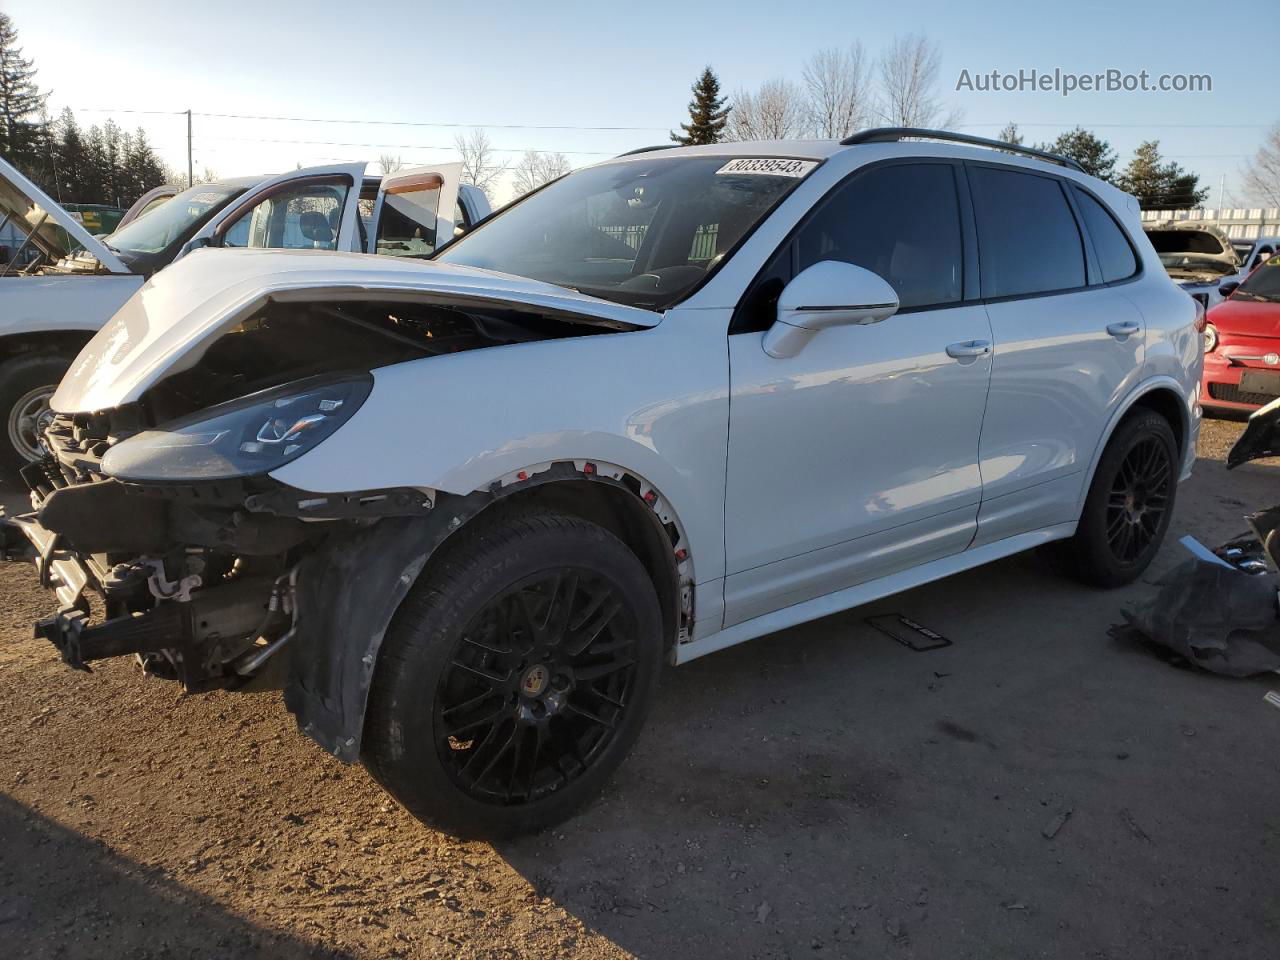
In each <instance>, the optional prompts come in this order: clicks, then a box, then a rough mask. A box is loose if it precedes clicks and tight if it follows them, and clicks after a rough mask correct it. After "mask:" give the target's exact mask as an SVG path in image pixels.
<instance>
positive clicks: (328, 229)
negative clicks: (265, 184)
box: [222, 181, 348, 250]
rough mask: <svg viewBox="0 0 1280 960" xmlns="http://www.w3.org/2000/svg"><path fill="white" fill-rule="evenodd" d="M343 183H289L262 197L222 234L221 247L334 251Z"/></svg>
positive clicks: (344, 194)
mask: <svg viewBox="0 0 1280 960" xmlns="http://www.w3.org/2000/svg"><path fill="white" fill-rule="evenodd" d="M347 190H348V185H347V184H346V183H340V182H332V183H324V182H316V181H311V182H309V183H300V184H292V185H287V186H284V187H282V188H281V189H279V190H277V191H275V192H274V193H272V194H271V195H269V196H267V197H264V198H263V199H261V200H260V201H258V202H257V203H256V204H254V205H253V206H252V207H251V208H249V209H248V210H246V211H245V212H244V213H243V214H241V215H240V216H239V217H237V218H236V219H235V221H234V222H232V223H231V225H230V226H228V227H227V228H225V229H224V230H223V231H222V246H224V247H247V248H251V249H284V250H336V249H337V248H338V231H339V227H340V225H341V222H342V211H343V207H344V205H345V204H346V200H347Z"/></svg>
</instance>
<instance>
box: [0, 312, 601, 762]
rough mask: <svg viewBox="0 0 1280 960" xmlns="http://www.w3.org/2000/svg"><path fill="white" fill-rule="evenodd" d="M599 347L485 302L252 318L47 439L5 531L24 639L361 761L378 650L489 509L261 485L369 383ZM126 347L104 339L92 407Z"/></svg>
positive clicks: (467, 499)
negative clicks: (475, 518) (426, 578)
mask: <svg viewBox="0 0 1280 960" xmlns="http://www.w3.org/2000/svg"><path fill="white" fill-rule="evenodd" d="M126 319H127V318H126ZM604 329H608V328H607V327H605V326H603V325H596V326H592V325H589V324H587V323H586V322H575V321H574V320H573V319H566V318H565V317H564V316H555V315H551V316H548V315H547V312H545V311H534V310H521V309H519V308H518V307H511V306H505V305H495V304H493V303H492V302H489V303H485V304H470V305H469V304H466V303H460V304H457V305H454V304H440V303H432V302H417V303H415V302H412V301H411V300H409V299H408V298H406V297H398V298H390V297H386V298H380V297H379V296H378V295H376V294H373V295H371V294H369V293H368V292H366V293H365V294H364V298H363V299H354V298H353V299H349V300H342V299H337V300H335V299H333V298H327V299H325V300H323V301H321V300H317V299H304V298H300V297H297V296H292V297H281V298H273V297H265V298H261V299H260V300H258V301H256V302H255V303H254V305H253V308H252V309H251V310H249V311H246V313H245V314H244V315H243V316H241V317H240V318H238V319H236V320H235V322H234V323H231V324H228V325H226V326H224V327H223V329H222V330H221V331H220V332H219V334H218V335H217V336H216V337H212V338H209V339H208V341H207V342H206V343H204V344H203V345H202V346H201V348H200V350H199V352H198V355H187V356H183V357H181V358H180V359H179V360H177V361H175V362H173V363H172V364H171V366H170V367H169V369H168V371H167V372H166V375H164V376H162V377H159V378H157V379H155V380H154V382H149V383H146V385H145V389H142V390H141V392H140V393H139V394H138V396H136V398H134V397H128V398H126V399H125V402H121V403H119V404H118V405H116V406H113V407H110V408H108V409H105V410H95V411H94V412H76V413H66V412H63V413H59V414H58V415H57V416H56V417H55V419H54V420H53V421H52V423H51V424H50V425H49V426H48V428H47V430H46V432H45V445H46V448H47V451H48V455H47V456H46V457H45V458H44V459H43V460H41V461H39V462H37V463H34V464H31V465H30V466H28V467H26V468H25V469H24V470H23V472H22V478H23V480H24V481H25V482H26V484H27V486H28V487H29V488H30V493H31V503H32V511H31V512H29V513H26V514H23V515H21V516H11V517H3V520H2V522H0V529H2V530H3V535H4V539H3V547H4V554H5V557H6V558H7V559H14V560H17V559H24V560H29V561H31V562H32V563H33V564H34V566H35V570H36V572H37V575H38V576H39V578H40V582H41V584H42V585H43V586H45V587H46V588H48V589H50V590H52V591H53V592H54V593H55V594H56V596H57V598H58V604H59V609H58V612H57V613H55V614H54V615H53V616H52V617H49V618H48V619H45V620H43V621H41V622H39V623H38V624H37V625H36V627H35V632H36V634H37V635H38V636H41V637H44V638H47V639H48V640H49V641H50V642H52V643H53V645H54V646H55V647H56V648H57V650H58V652H59V654H60V655H61V657H62V659H63V660H64V661H66V663H67V664H69V665H70V666H72V667H75V668H78V669H84V670H88V669H89V665H90V664H92V663H94V662H95V661H100V660H104V659H108V658H112V657H119V656H135V657H137V658H138V660H139V661H140V663H141V664H142V666H143V668H144V670H146V671H147V672H148V673H150V674H154V675H157V676H161V677H165V678H169V679H173V680H176V681H178V682H180V683H181V684H182V685H183V687H184V689H186V690H188V691H205V690H211V689H262V688H283V689H284V691H285V701H286V704H287V706H288V707H289V709H290V710H291V711H292V712H293V713H294V714H295V715H296V717H297V719H298V723H299V725H300V726H301V727H302V728H303V730H304V731H305V732H306V733H308V734H309V735H310V736H312V737H313V738H314V739H316V740H317V741H318V742H319V743H320V744H321V745H322V746H323V747H324V748H325V749H326V750H328V751H329V752H331V753H334V754H335V755H337V756H339V757H340V758H342V759H343V760H346V761H355V760H356V759H358V757H359V738H360V730H361V727H362V722H363V712H364V705H365V700H366V697H367V693H368V689H369V685H370V683H371V680H372V674H373V667H374V661H375V659H376V653H377V649H378V646H379V645H380V642H381V638H382V635H383V633H384V632H385V631H386V629H387V627H388V626H389V624H390V622H391V618H392V616H393V614H394V613H395V611H396V609H397V607H398V606H399V604H400V601H401V600H402V599H403V597H404V595H405V594H406V593H407V592H408V590H409V588H410V587H411V586H412V584H413V583H414V581H415V580H416V578H417V575H418V573H419V572H420V571H421V570H422V568H423V566H424V565H425V563H426V561H427V558H428V557H429V556H430V554H431V552H432V551H433V550H434V549H435V548H436V546H438V545H439V543H441V542H442V541H443V540H444V538H445V537H446V536H448V535H449V533H450V532H452V531H453V530H454V529H456V528H457V526H458V525H459V523H460V522H461V518H465V517H467V516H468V515H470V514H472V513H475V512H478V511H479V510H480V509H482V508H483V507H484V506H485V505H486V504H487V502H489V500H490V499H491V495H489V494H473V495H470V496H466V495H450V494H438V493H437V492H436V491H435V490H433V489H429V488H412V487H405V488H392V489H379V490H369V491H351V492H345V493H337V494H335V493H311V492H308V491H304V490H298V489H295V488H293V487H290V486H288V485H286V484H284V483H282V482H280V481H278V480H276V479H273V477H272V476H271V473H272V472H273V471H275V470H277V469H279V468H280V467H281V466H283V465H285V464H288V463H291V462H292V461H293V460H296V459H297V458H299V457H301V456H303V455H304V454H305V453H307V452H308V451H309V450H311V449H314V447H315V446H316V445H318V444H319V443H321V442H323V441H324V440H325V439H326V438H327V437H329V436H331V435H332V434H333V433H334V432H335V431H337V430H338V429H340V428H341V427H342V426H343V425H344V424H345V423H347V422H348V421H349V420H350V419H351V417H352V416H354V415H355V413H356V412H357V411H358V410H359V409H360V407H361V405H362V404H363V402H364V400H365V399H366V398H367V396H368V395H369V393H370V391H371V390H372V389H373V384H374V378H373V375H372V374H371V373H370V372H369V371H373V370H376V369H378V368H380V367H385V366H387V365H390V364H396V363H401V362H405V361H410V360H417V359H422V358H425V357H431V356H436V355H441V354H448V353H457V352H461V351H466V350H472V349H479V348H483V347H490V346H501V345H508V344H515V343H520V342H524V341H529V340H537V339H548V338H553V337H560V336H570V335H578V336H581V335H584V334H589V333H595V332H599V331H601V330H604ZM129 333H130V330H129V329H128V325H127V324H117V327H116V330H115V331H114V333H113V331H111V330H106V331H104V332H103V334H102V335H101V336H102V337H103V338H104V342H103V343H102V344H100V349H99V351H98V352H99V355H100V357H102V358H103V359H102V360H101V361H100V362H98V363H97V365H96V366H94V367H92V368H91V369H87V370H82V371H81V373H82V375H83V376H84V378H85V381H84V382H87V383H89V384H90V386H89V389H91V390H92V389H96V386H95V385H94V384H93V378H94V376H95V375H97V376H99V377H101V376H102V375H103V370H105V369H107V368H109V367H110V365H111V362H112V360H113V359H115V358H117V357H118V355H121V354H127V352H128V351H127V346H128V339H129V338H128V336H126V335H127V334H129ZM113 337H115V338H116V340H117V341H118V340H124V341H126V343H125V347H126V349H124V350H122V349H121V348H120V346H119V344H118V343H113V340H112V338H113ZM135 340H138V342H143V343H144V345H145V342H146V338H145V336H144V337H141V338H135ZM93 346H94V345H92V344H91V347H90V349H89V350H87V351H86V352H87V353H88V352H91V351H92V349H93ZM129 359H130V357H129V356H125V360H126V361H128V360H129ZM125 366H127V363H126V364H125ZM72 376H73V377H74V376H76V372H75V371H74V370H73V374H72ZM135 379H137V378H135ZM138 382H141V381H140V379H139V380H138ZM66 386H67V384H66V383H65V382H64V388H65V387H66ZM75 386H76V388H77V389H78V388H79V387H80V385H78V384H77V385H75ZM56 402H57V401H56V398H55V405H56ZM442 501H443V502H442ZM442 507H445V509H442Z"/></svg>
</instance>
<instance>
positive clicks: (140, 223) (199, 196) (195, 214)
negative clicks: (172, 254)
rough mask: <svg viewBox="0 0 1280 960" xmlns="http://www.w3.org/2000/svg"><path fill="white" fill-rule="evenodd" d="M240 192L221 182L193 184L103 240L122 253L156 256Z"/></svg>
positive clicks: (240, 188)
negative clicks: (152, 254) (154, 254)
mask: <svg viewBox="0 0 1280 960" xmlns="http://www.w3.org/2000/svg"><path fill="white" fill-rule="evenodd" d="M243 192H244V187H237V186H232V185H230V184H225V183H201V184H197V185H196V186H194V187H192V188H191V189H190V190H184V191H183V192H182V193H180V194H178V195H177V196H176V197H174V198H173V199H172V200H169V201H168V202H167V203H165V204H164V205H162V206H160V207H156V208H155V209H154V210H150V211H148V213H147V215H146V216H145V217H139V218H138V219H137V220H134V221H133V223H131V224H129V225H128V226H126V227H125V228H124V229H123V230H120V231H117V232H116V233H113V234H111V236H109V237H108V238H107V240H106V243H107V246H109V247H110V248H111V249H112V250H121V251H124V252H125V253H136V254H148V253H160V252H161V251H162V250H166V249H168V248H169V246H170V245H171V244H173V242H174V241H176V240H178V239H180V238H182V237H183V235H184V234H187V233H190V232H192V231H193V230H194V228H196V227H198V226H199V225H200V224H202V223H204V222H205V221H206V220H208V219H209V218H210V217H211V216H213V215H214V214H215V213H217V211H219V210H221V209H222V208H223V207H224V206H226V204H227V202H228V201H229V200H230V199H231V198H232V197H236V196H239V195H240V194H241V193H243Z"/></svg>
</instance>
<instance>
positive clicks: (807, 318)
mask: <svg viewBox="0 0 1280 960" xmlns="http://www.w3.org/2000/svg"><path fill="white" fill-rule="evenodd" d="M897 311H898V294H897V292H896V291H895V290H894V289H893V287H891V286H889V284H888V282H887V281H886V280H885V279H884V278H883V277H880V276H878V275H877V274H874V273H872V272H871V271H870V270H867V269H865V268H863V267H856V266H854V265H853V264H852V263H844V262H843V261H841V260H823V261H821V262H820V263H815V264H814V265H813V266H811V267H809V268H807V269H805V270H801V271H800V273H799V274H798V275H797V276H796V277H795V278H794V279H793V280H792V281H791V282H790V283H788V284H787V285H786V287H784V288H783V291H782V294H781V295H780V296H779V297H778V317H777V319H776V320H775V321H774V323H773V326H771V327H770V328H769V329H768V331H767V332H766V333H765V335H764V342H763V346H764V352H765V353H767V354H769V356H771V357H779V358H781V357H794V356H795V355H796V354H797V353H799V352H800V351H801V350H802V349H804V346H805V344H807V343H808V342H809V341H810V340H812V339H813V335H814V334H815V333H817V332H818V331H819V330H826V329H827V328H828V327H840V326H845V325H847V324H866V323H879V322H880V321H881V320H884V319H886V318H888V317H891V316H893V315H894V314H895V313H897Z"/></svg>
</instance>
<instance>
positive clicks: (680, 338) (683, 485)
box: [272, 317, 729, 582]
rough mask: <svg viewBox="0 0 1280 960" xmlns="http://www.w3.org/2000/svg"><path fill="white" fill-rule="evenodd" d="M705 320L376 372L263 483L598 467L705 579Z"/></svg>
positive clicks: (373, 482)
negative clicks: (355, 403) (326, 431)
mask: <svg viewBox="0 0 1280 960" xmlns="http://www.w3.org/2000/svg"><path fill="white" fill-rule="evenodd" d="M716 319H717V318H715V317H696V318H695V317H684V318H673V317H668V318H667V319H666V320H665V321H664V322H663V323H662V324H661V325H659V326H658V327H656V328H653V329H649V330H643V331H636V332H633V333H604V334H596V335H593V336H584V337H575V338H566V339H559V340H548V341H542V342H535V343H523V344H515V345H508V346H501V347H493V348H490V349H485V350H472V351H468V352H464V353H456V354H449V355H444V356H437V357H427V358H423V359H421V360H413V361H409V362H406V363H400V364H396V365H394V366H390V367H383V368H381V369H378V370H375V371H373V376H374V388H373V391H372V393H371V394H370V395H369V398H368V399H367V400H366V401H365V402H364V404H363V405H362V406H361V407H360V409H359V411H357V412H356V414H355V415H354V416H353V417H352V418H351V420H350V421H349V422H348V423H346V424H344V425H343V427H342V428H341V429H340V430H338V432H337V433H335V434H334V435H333V436H332V437H330V438H328V439H327V440H325V441H324V442H323V443H321V444H319V445H318V446H317V447H316V448H315V449H314V450H311V451H309V452H308V453H306V454H305V455H303V456H302V457H299V458H298V459H297V460H295V461H293V462H292V463H290V464H287V465H286V466H284V467H282V468H281V469H280V470H278V471H276V472H274V473H273V474H272V476H273V477H274V478H275V479H277V480H279V481H281V482H282V483H285V484H287V485H289V486H291V487H296V488H298V489H302V490H310V491H314V492H316V493H340V492H342V491H344V490H372V489H385V488H388V487H417V488H422V489H432V490H439V491H445V492H447V493H452V494H456V495H458V496H466V495H468V494H470V493H471V492H473V491H475V490H481V489H486V488H487V486H488V485H489V484H490V483H492V482H493V481H494V479H495V478H498V477H503V476H507V475H509V474H512V473H514V472H517V471H520V470H525V469H528V468H529V467H530V465H531V464H539V463H554V462H566V461H581V460H599V461H606V462H609V463H613V464H617V465H619V466H620V467H621V468H622V469H624V470H626V471H627V472H629V473H633V474H635V475H637V476H641V477H644V478H645V480H646V481H647V482H648V483H650V484H652V485H653V486H654V487H656V488H657V489H659V490H661V491H662V495H663V497H664V498H665V499H666V500H667V501H668V502H669V503H670V505H671V508H672V510H673V511H674V512H675V513H676V514H677V515H678V516H679V517H680V518H681V520H682V521H683V525H684V528H685V532H686V534H687V535H688V538H689V548H690V551H691V552H692V553H693V554H694V555H695V556H697V557H699V568H698V579H699V582H706V581H708V580H714V579H717V578H719V577H722V576H723V575H724V569H723V567H724V540H723V536H724V534H723V530H724V488H725V462H726V453H727V442H728V438H727V432H728V416H729V401H728V357H727V355H726V351H725V334H724V327H723V326H722V325H720V324H719V323H717V322H715V321H716ZM680 320H683V321H685V322H679V321H680Z"/></svg>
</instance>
